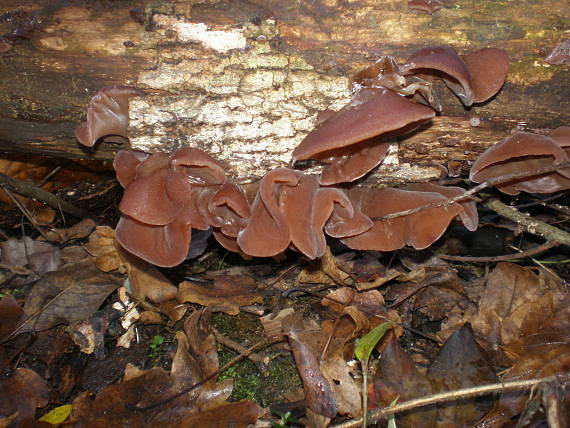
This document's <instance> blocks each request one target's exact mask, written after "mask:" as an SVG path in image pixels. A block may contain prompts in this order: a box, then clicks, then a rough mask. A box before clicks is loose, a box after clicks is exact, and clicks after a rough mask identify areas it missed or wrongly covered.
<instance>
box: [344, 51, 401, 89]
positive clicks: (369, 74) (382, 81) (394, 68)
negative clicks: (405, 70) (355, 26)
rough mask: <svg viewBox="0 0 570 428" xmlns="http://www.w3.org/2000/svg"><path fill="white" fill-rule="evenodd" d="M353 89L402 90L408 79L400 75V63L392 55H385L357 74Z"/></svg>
mask: <svg viewBox="0 0 570 428" xmlns="http://www.w3.org/2000/svg"><path fill="white" fill-rule="evenodd" d="M350 80H351V82H352V85H353V87H354V86H356V87H359V86H363V87H365V88H386V89H394V90H396V89H401V88H403V87H404V86H406V78H405V77H404V76H402V74H401V73H400V67H398V63H396V60H395V59H394V57H393V56H391V55H384V56H382V57H381V58H380V59H379V60H378V61H376V62H375V63H374V64H372V65H371V66H370V67H368V68H365V69H364V70H361V71H359V72H358V73H356V74H355V75H354V76H353V77H352V79H350Z"/></svg>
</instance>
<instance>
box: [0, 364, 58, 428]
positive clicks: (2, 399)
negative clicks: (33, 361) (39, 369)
mask: <svg viewBox="0 0 570 428" xmlns="http://www.w3.org/2000/svg"><path fill="white" fill-rule="evenodd" d="M48 397H49V389H48V386H47V384H46V382H45V380H43V379H42V378H41V377H40V376H39V375H38V374H37V373H36V372H35V371H33V370H30V369H26V368H22V367H20V368H18V369H16V370H15V371H14V373H13V374H12V375H11V376H8V377H3V378H2V379H0V415H3V416H10V415H14V414H16V416H15V417H14V419H13V421H12V422H11V423H9V424H8V425H7V426H14V427H17V426H26V424H32V425H31V426H35V425H33V421H34V417H35V414H36V409H37V408H39V407H44V406H45V405H47V404H48ZM0 423H2V420H1V419H0Z"/></svg>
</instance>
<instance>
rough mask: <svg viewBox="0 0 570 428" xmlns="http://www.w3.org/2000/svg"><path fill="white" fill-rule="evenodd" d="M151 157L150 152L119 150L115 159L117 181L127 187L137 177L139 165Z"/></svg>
mask: <svg viewBox="0 0 570 428" xmlns="http://www.w3.org/2000/svg"><path fill="white" fill-rule="evenodd" d="M148 157H149V154H148V153H144V152H136V151H132V150H119V152H118V153H117V154H116V155H115V159H113V168H114V169H115V175H116V177H117V181H118V182H119V184H120V185H121V187H123V188H125V187H127V186H128V185H129V183H130V182H131V181H133V180H134V179H135V176H136V173H137V166H138V165H139V164H140V163H141V162H143V161H145V160H146V159H147V158H148Z"/></svg>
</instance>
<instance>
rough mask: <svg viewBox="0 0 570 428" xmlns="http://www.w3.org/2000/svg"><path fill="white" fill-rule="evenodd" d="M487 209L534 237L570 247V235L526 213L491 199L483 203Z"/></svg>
mask: <svg viewBox="0 0 570 428" xmlns="http://www.w3.org/2000/svg"><path fill="white" fill-rule="evenodd" d="M483 205H484V206H486V207H487V208H489V209H491V210H493V211H495V212H496V213H498V214H500V215H502V216H503V217H506V218H508V219H509V220H512V221H514V222H515V223H517V224H520V225H521V226H524V228H525V229H526V230H527V232H530V233H532V234H534V235H540V236H542V237H543V238H545V239H547V240H549V241H556V242H559V243H561V244H564V245H568V246H570V233H568V232H565V231H563V230H562V229H558V228H557V227H554V226H552V225H550V224H547V223H544V222H542V221H540V220H537V219H535V218H532V217H529V216H528V215H527V214H525V213H521V212H520V211H519V210H517V209H516V208H514V207H510V206H508V205H505V204H503V203H502V202H501V201H499V200H498V199H494V198H493V199H489V200H488V201H485V202H484V203H483Z"/></svg>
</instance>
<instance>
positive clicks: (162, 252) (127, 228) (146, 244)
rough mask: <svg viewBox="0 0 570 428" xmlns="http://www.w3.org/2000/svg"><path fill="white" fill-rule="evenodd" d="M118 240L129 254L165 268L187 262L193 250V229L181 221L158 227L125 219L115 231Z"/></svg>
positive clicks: (122, 219)
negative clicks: (191, 246)
mask: <svg viewBox="0 0 570 428" xmlns="http://www.w3.org/2000/svg"><path fill="white" fill-rule="evenodd" d="M115 234H116V237H117V241H118V242H119V244H121V247H123V248H124V249H125V250H127V251H128V252H130V253H132V254H134V255H136V256H138V257H140V258H141V259H143V260H146V261H147V262H149V263H152V264H153V265H156V266H161V267H173V266H176V265H179V264H180V263H182V262H183V261H184V259H185V258H186V255H187V254H188V249H189V248H190V241H191V236H192V229H191V228H190V227H188V226H187V225H185V224H183V223H182V222H179V221H176V220H175V221H174V222H172V223H169V224H166V225H162V226H155V225H149V224H145V223H141V222H139V221H137V220H135V219H133V218H132V217H129V216H125V215H123V216H121V218H120V220H119V223H118V224H117V227H116V229H115Z"/></svg>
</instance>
